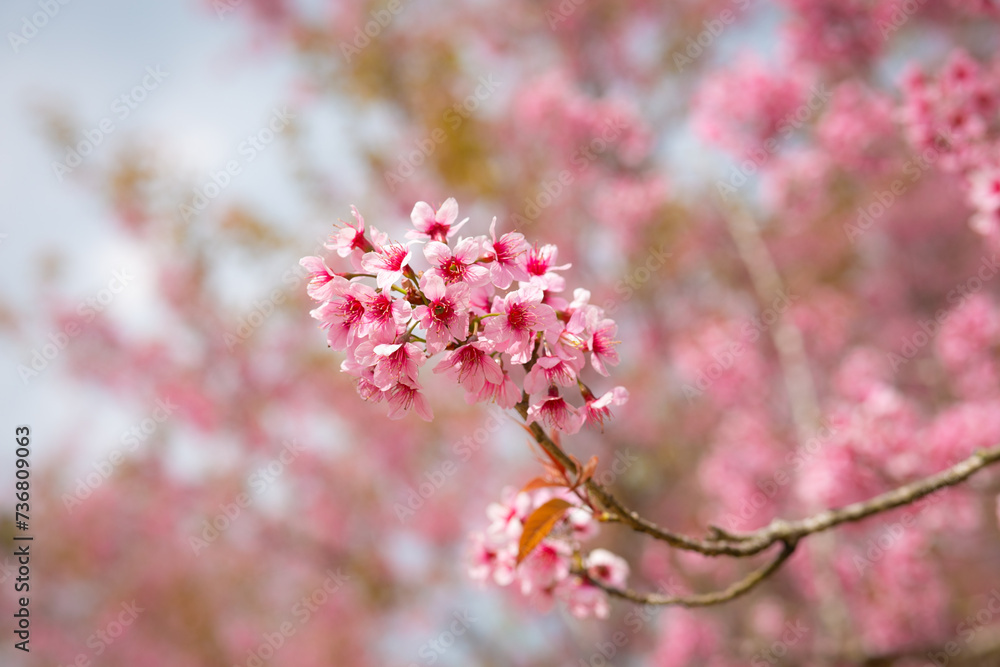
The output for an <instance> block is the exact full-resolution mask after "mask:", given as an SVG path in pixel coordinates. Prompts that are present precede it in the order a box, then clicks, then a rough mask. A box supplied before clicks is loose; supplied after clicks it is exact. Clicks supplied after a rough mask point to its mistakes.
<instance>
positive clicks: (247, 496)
mask: <svg viewBox="0 0 1000 667" xmlns="http://www.w3.org/2000/svg"><path fill="white" fill-rule="evenodd" d="M998 16H1000V13H998V9H997V7H996V5H995V4H994V3H992V2H990V1H989V0H923V1H918V0H907V1H897V0H870V1H869V0H851V1H849V2H842V1H839V2H834V1H833V0H774V1H771V0H735V1H730V0H724V1H720V0H709V1H707V2H693V1H692V2H675V3H654V2H644V1H636V2H607V1H605V0H560V1H555V0H553V1H542V2H528V1H522V0H514V1H512V2H504V3H500V2H493V1H492V0H469V1H466V2H460V3H444V2H434V1H430V2H420V3H418V2H407V1H406V0H390V1H388V2H381V1H379V0H376V2H373V3H350V2H344V1H341V0H311V1H306V0H299V1H296V0H204V1H202V2H195V1H194V0H189V1H187V2H182V3H151V4H150V3H147V4H136V3H126V2H121V1H117V0H90V1H88V2H67V3H66V4H62V3H61V2H60V1H59V0H33V1H29V0H11V1H9V2H6V3H4V4H3V5H2V7H0V26H2V27H3V33H4V39H5V41H6V42H7V43H6V45H5V46H4V47H2V48H0V53H2V54H3V55H2V56H0V76H2V81H3V84H4V85H3V96H2V98H0V137H2V144H0V145H2V147H3V154H2V158H0V198H2V201H3V211H4V214H3V217H2V221H0V276H2V287H0V350H2V354H3V358H4V371H3V375H2V376H0V392H2V394H0V396H2V405H3V416H4V420H3V424H4V426H3V429H4V431H3V433H4V434H5V436H4V437H5V438H7V440H6V441H5V443H6V444H5V445H4V446H2V447H0V470H2V471H3V475H2V478H3V479H2V483H0V488H2V489H4V491H3V494H2V495H3V497H4V498H7V500H6V501H5V502H4V503H3V504H2V505H0V527H2V533H3V535H4V544H5V545H14V544H15V543H14V542H13V540H12V539H10V538H12V537H13V536H14V535H15V534H30V535H32V536H33V537H34V540H33V541H32V543H31V554H32V556H31V581H30V585H31V590H30V613H31V640H30V647H31V652H30V654H25V653H23V652H21V651H18V650H15V649H14V643H15V640H13V639H12V634H11V632H10V629H11V628H12V627H13V621H12V618H13V616H12V614H13V613H14V611H15V610H16V609H17V597H18V594H16V593H15V592H14V582H15V577H16V576H17V563H16V559H15V557H14V556H13V551H14V547H13V546H10V547H9V548H8V547H7V546H5V548H4V552H3V554H2V555H0V590H2V593H0V608H2V610H3V613H2V616H3V618H4V619H6V620H5V621H4V626H3V636H4V637H5V639H4V642H3V644H2V646H0V661H2V663H3V664H5V665H66V666H68V665H79V666H80V667H86V666H87V665H108V666H115V665H142V666H143V667H147V666H148V667H156V666H159V665H164V666H166V665H170V666H172V667H177V666H180V665H192V666H195V665H213V666H214V665H245V666H247V667H254V666H256V665H264V664H273V665H297V666H299V665H301V666H307V665H317V666H318V665H359V666H360V665H379V666H381V665H399V666H401V667H410V666H412V665H431V664H437V665H523V666H530V665H572V666H583V665H590V666H592V667H598V666H600V665H621V666H626V665H664V666H668V665H669V666H671V667H672V666H682V667H683V666H685V665H690V666H695V665H712V666H730V665H747V664H750V665H753V666H754V667H758V666H759V665H778V664H786V665H831V666H836V665H871V666H875V665H901V666H904V667H905V666H915V665H927V664H953V665H958V664H960V665H979V664H982V665H995V664H998V660H1000V625H998V623H1000V616H998V614H1000V577H998V575H997V572H998V571H1000V569H998V566H1000V542H998V537H1000V535H998V534H997V533H998V529H997V517H996V496H997V493H998V492H1000V484H998V479H997V477H996V475H995V474H992V473H984V474H981V475H979V476H977V477H975V478H973V479H972V480H971V481H970V482H969V483H968V484H966V485H964V486H963V487H961V488H956V489H953V490H950V491H946V492H942V493H940V494H938V495H936V496H934V499H933V501H931V502H927V503H923V504H921V505H919V506H916V507H913V508H904V509H902V510H898V511H897V512H894V513H891V514H887V515H885V516H883V517H880V518H877V519H873V520H870V521H868V522H865V523H862V524H859V525H857V526H849V527H845V528H842V529H839V530H837V531H835V532H833V533H831V534H830V535H828V536H821V537H817V538H815V539H811V540H810V541H809V542H808V543H807V544H804V545H803V546H802V547H801V548H800V549H799V550H798V552H797V553H796V554H795V556H794V557H793V558H792V560H791V561H790V562H789V563H788V564H787V566H786V568H785V570H784V571H782V572H781V573H779V574H778V575H777V576H775V577H774V578H773V579H772V580H770V581H769V582H767V583H765V584H764V585H762V586H761V587H760V588H759V589H757V590H756V591H754V592H753V593H752V594H750V595H748V596H747V597H746V598H743V599H741V600H738V601H736V602H733V603H731V604H728V605H725V606H723V607H718V608H709V609H703V610H693V611H687V610H681V609H665V610H656V609H645V608H640V607H635V606H632V605H627V604H624V603H621V602H617V601H616V602H613V604H612V613H611V618H610V619H608V620H604V621H601V620H579V619H575V618H573V617H572V616H571V615H570V614H569V613H567V611H566V610H565V609H564V608H561V607H559V606H557V607H556V608H554V609H539V608H537V607H536V606H534V605H533V604H532V602H531V601H530V600H527V599H525V598H522V597H521V596H520V594H519V592H518V591H517V590H512V589H503V588H499V587H496V586H488V587H482V586H479V585H478V584H476V583H475V582H473V581H472V580H470V579H469V577H468V576H467V569H468V559H467V552H468V539H467V537H468V534H469V533H470V531H475V530H482V529H483V528H484V527H485V525H486V523H487V518H486V513H485V512H486V508H487V506H488V505H489V504H490V503H491V502H499V501H500V500H501V498H502V497H503V493H504V489H505V488H506V487H515V488H517V487H520V486H522V485H523V484H524V483H525V482H526V481H527V480H528V479H530V478H532V477H535V476H536V475H537V474H538V473H539V466H538V464H537V462H536V461H535V460H534V458H533V454H532V450H531V448H530V447H529V444H528V442H527V439H526V437H525V434H524V432H523V430H521V428H520V427H519V426H518V424H517V422H516V421H515V419H514V418H513V417H510V416H508V417H503V418H498V417H496V415H495V412H496V411H495V410H494V411H490V410H488V409H486V408H485V407H484V406H482V405H478V406H469V405H467V404H466V403H465V401H464V400H463V397H462V393H461V392H460V391H459V390H458V388H457V387H455V386H452V385H450V384H449V383H448V382H445V381H441V378H440V377H439V376H435V375H433V374H431V373H429V372H427V373H424V375H422V382H424V383H425V386H427V387H428V394H429V395H430V396H432V397H433V409H434V412H435V420H434V421H433V422H431V423H424V422H423V421H420V420H419V419H417V418H416V417H414V416H412V415H411V416H408V417H406V418H404V419H402V420H399V421H390V420H388V419H386V417H385V410H384V406H379V405H370V404H368V403H365V402H363V401H362V400H361V399H360V398H359V397H358V396H357V392H356V391H355V388H354V386H353V383H352V382H351V378H350V377H349V376H347V375H344V374H341V373H340V372H339V366H340V362H341V360H342V355H340V354H339V353H334V352H331V351H330V350H328V349H327V347H326V341H325V340H324V338H325V336H324V334H323V332H322V331H320V330H319V329H318V328H317V326H316V322H315V321H314V320H313V319H312V318H310V316H309V310H310V308H312V307H313V304H312V302H311V301H310V300H309V299H308V298H307V297H306V295H305V284H306V277H307V276H306V273H305V271H304V270H303V269H302V268H301V267H300V266H299V264H298V259H299V258H300V257H302V256H303V255H315V254H323V253H324V252H325V251H324V250H323V248H322V244H323V242H325V241H326V239H327V238H328V236H329V235H330V234H331V233H333V232H334V231H335V227H334V225H335V224H336V223H337V221H338V219H350V206H351V205H356V206H357V207H358V209H359V210H360V211H361V213H362V214H363V215H364V216H365V218H366V221H367V222H368V223H370V224H374V225H376V226H377V227H378V228H379V229H382V230H386V231H389V232H390V233H392V234H393V235H394V236H397V237H399V236H401V235H402V234H403V233H404V231H405V230H406V229H407V228H408V226H409V213H410V210H411V209H412V207H413V205H414V203H415V202H417V201H427V202H430V203H431V204H432V205H433V206H434V207H435V208H436V207H437V206H438V205H439V204H440V203H441V202H443V201H444V200H445V199H446V198H447V197H456V198H457V200H458V202H459V206H460V218H464V217H466V216H470V217H471V220H470V222H469V223H468V225H467V226H466V228H465V229H464V230H463V231H464V233H468V234H470V235H472V234H485V233H487V232H488V229H489V224H490V221H491V220H492V219H493V217H494V216H496V217H497V219H498V231H509V230H513V229H516V230H518V231H520V232H522V233H524V234H525V235H526V237H527V238H528V240H529V241H532V242H538V243H540V244H541V243H555V244H558V246H559V253H560V254H559V261H560V262H564V263H572V265H573V266H572V269H570V270H569V271H567V272H566V275H567V284H568V285H569V287H570V289H572V288H573V287H576V286H581V287H585V288H586V289H589V290H590V291H591V292H592V295H593V298H592V302H594V303H597V304H599V305H602V306H604V307H605V309H606V310H607V311H608V312H609V313H612V314H613V317H614V318H615V319H616V320H617V321H618V323H619V325H620V328H619V333H618V338H619V340H620V341H621V344H620V346H619V351H620V353H621V357H622V363H621V365H620V366H619V367H618V368H617V369H615V370H614V371H613V372H612V378H610V380H611V381H612V382H613V384H615V385H623V386H625V387H627V388H628V389H629V391H630V393H631V400H630V401H629V403H628V404H626V405H624V406H622V407H621V408H619V409H618V410H616V418H615V419H614V420H613V421H612V422H610V423H609V424H608V425H606V427H605V429H604V431H603V432H598V431H585V432H581V434H579V435H577V436H573V437H572V438H569V439H567V440H566V441H565V445H566V446H567V449H568V450H569V451H571V452H572V453H574V454H575V455H576V456H578V457H579V458H581V459H582V460H586V458H587V457H590V456H591V455H597V456H598V457H599V459H600V461H601V468H600V470H604V471H607V470H610V466H611V464H612V463H613V462H614V461H616V460H619V461H624V462H625V463H624V464H623V465H622V466H621V467H623V468H624V472H622V473H621V474H617V473H616V474H614V475H613V476H612V477H610V478H607V479H608V481H610V483H611V487H612V488H613V489H614V490H615V492H616V493H617V494H618V495H619V496H620V497H622V498H623V499H625V500H626V502H627V503H628V504H629V505H630V506H633V507H635V508H637V509H639V510H640V511H641V512H643V513H644V514H645V515H647V516H649V517H651V518H653V519H655V520H656V521H658V522H659V523H661V524H664V525H669V526H671V527H674V528H676V529H678V530H682V531H685V532H688V533H691V534H702V533H703V531H704V530H705V527H706V526H707V525H708V524H709V523H718V524H720V525H722V526H724V527H727V528H730V529H733V530H750V529H753V528H756V527H759V526H762V525H764V524H766V523H767V522H768V521H770V520H771V519H772V518H774V517H776V516H782V517H788V518H795V517H801V516H805V515H806V513H808V512H811V511H816V510H819V509H821V508H823V507H828V506H837V505H843V504H845V503H848V502H852V501H855V500H860V499H864V498H868V497H870V496H872V495H875V494H877V493H879V492H882V491H885V490H887V489H890V488H893V487H895V486H898V485H899V484H901V483H904V482H906V481H909V480H912V479H916V478H918V477H921V476H924V475H927V474H931V473H933V472H935V471H937V470H940V469H943V468H944V467H946V466H948V465H951V464H953V463H955V462H956V461H958V460H961V459H962V458H965V457H967V456H969V455H970V454H971V453H972V452H973V451H974V450H975V449H976V448H977V447H985V446H990V445H993V444H996V443H997V442H1000V300H998V296H1000V287H998V283H997V282H996V281H991V278H992V277H993V274H995V273H996V269H992V273H991V269H990V267H991V266H993V265H994V264H995V260H994V259H992V258H993V257H995V253H996V252H997V250H998V249H1000V242H998V239H1000V223H998V219H1000V218H998V213H997V211H998V210H1000V199H998V194H997V193H1000V172H998V165H1000V150H998V146H1000V119H998V112H997V110H998V108H1000V69H998V66H997V62H998V61H997V59H996V46H997V36H998V34H1000V33H998V32H997V29H996V28H997V24H996V19H997V17H998ZM747 217H749V218H750V219H751V223H750V224H749V225H741V224H740V222H739V221H740V220H743V219H744V218H747ZM331 266H334V268H335V270H336V266H335V265H334V264H333V263H331ZM772 266H773V267H775V268H776V269H777V271H776V275H777V279H778V282H775V280H774V279H773V275H772V273H769V267H772ZM762 276H763V278H762ZM767 276H772V279H766V278H767ZM929 322H933V323H932V324H928V323H929ZM426 370H428V369H425V371H426ZM595 377H596V376H595ZM600 381H602V382H605V381H604V380H603V379H601V380H600ZM610 387H611V384H610V383H607V386H606V387H603V389H602V391H603V390H606V389H610ZM24 424H27V425H29V426H30V427H31V443H32V444H31V459H30V461H31V468H30V469H31V500H30V524H29V525H30V528H29V529H28V530H27V531H19V530H18V529H17V528H15V523H14V520H15V517H14V500H13V498H14V496H13V494H14V481H15V479H14V470H15V468H14V464H15V445H14V428H15V426H18V425H24ZM482 434H485V436H483V435H482ZM470 439H471V440H470ZM470 442H471V443H473V444H475V447H472V446H470V444H469V443H470ZM616 457H617V458H616ZM449 470H450V471H453V472H451V473H449V472H447V471H449ZM428 482H429V483H430V484H431V486H433V487H434V488H433V492H432V493H429V494H424V496H426V497H424V496H421V495H418V494H417V490H418V489H419V488H421V484H424V485H425V488H426V484H427V483H428ZM403 507H406V508H408V509H409V510H410V511H408V512H406V511H401V508H403ZM904 524H905V526H906V528H905V529H903V528H898V529H897V527H898V526H901V525H904ZM911 524H912V525H911ZM596 545H605V546H607V547H608V548H612V549H613V550H614V551H615V552H616V553H620V554H622V555H624V556H626V557H627V558H628V560H629V562H630V564H631V567H632V578H631V583H632V585H633V586H634V587H637V588H641V589H646V590H656V589H658V588H660V589H665V590H672V591H705V590H712V589H716V588H721V587H724V586H726V585H728V583H729V582H731V581H733V580H735V579H736V578H738V577H739V576H740V575H741V574H742V573H744V572H746V571H748V570H749V568H751V567H752V566H754V565H756V564H757V562H758V561H756V560H754V561H752V562H749V563H742V562H733V561H731V560H717V559H707V558H702V557H697V556H692V555H691V554H684V553H676V552H674V551H672V550H670V549H668V548H666V547H665V546H664V545H661V544H655V543H651V542H650V541H648V540H645V539H643V538H642V537H641V536H636V535H633V534H630V533H628V532H627V531H625V530H624V529H621V528H615V527H613V526H606V527H604V528H603V531H602V534H601V536H600V537H599V538H598V540H597V542H596ZM456 622H457V623H456ZM620 639H621V641H619V640H620Z"/></svg>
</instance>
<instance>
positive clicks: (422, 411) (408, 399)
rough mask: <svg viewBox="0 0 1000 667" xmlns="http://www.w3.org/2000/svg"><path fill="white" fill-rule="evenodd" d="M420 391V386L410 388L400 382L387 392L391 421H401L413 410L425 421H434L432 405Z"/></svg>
mask: <svg viewBox="0 0 1000 667" xmlns="http://www.w3.org/2000/svg"><path fill="white" fill-rule="evenodd" d="M420 389H421V387H420V386H419V385H417V386H410V385H408V384H403V383H402V382H399V383H397V384H396V385H394V386H393V387H392V388H391V389H389V390H388V391H386V392H385V393H386V398H387V399H388V401H389V414H388V416H389V419H401V418H402V417H404V416H405V415H406V413H407V412H409V411H410V409H411V408H412V409H413V410H416V412H417V414H418V415H420V418H421V419H423V420H424V421H431V420H433V419H434V413H433V412H431V406H430V403H428V402H427V397H426V396H424V395H423V394H422V393H420Z"/></svg>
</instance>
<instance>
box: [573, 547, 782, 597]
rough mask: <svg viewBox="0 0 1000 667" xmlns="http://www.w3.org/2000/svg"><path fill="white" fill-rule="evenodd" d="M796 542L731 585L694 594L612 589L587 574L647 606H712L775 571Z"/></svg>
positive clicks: (743, 592) (620, 594) (604, 587)
mask: <svg viewBox="0 0 1000 667" xmlns="http://www.w3.org/2000/svg"><path fill="white" fill-rule="evenodd" d="M795 545H796V542H795V541H794V540H789V541H787V542H783V543H782V546H781V551H779V552H778V555H777V556H776V557H775V558H773V559H772V560H770V561H769V562H768V563H767V564H766V565H764V566H763V567H761V568H758V569H756V570H754V571H753V572H751V573H750V574H748V575H747V576H745V577H744V578H743V579H740V580H739V581H737V582H736V583H734V584H733V585H731V586H729V587H728V588H725V589H723V590H721V591H714V592H712V593H696V594H694V595H663V594H661V593H639V592H636V591H633V590H631V589H628V588H626V589H620V588H614V587H612V586H608V585H605V584H602V583H601V582H599V581H596V580H595V579H593V578H591V577H589V576H588V577H587V579H588V581H590V582H591V583H593V584H594V585H595V586H598V587H599V588H602V589H604V590H605V591H607V593H608V594H609V595H613V596H615V597H618V598H622V599H623V600H631V601H632V602H637V603H639V604H649V605H659V606H678V607H709V606H711V605H716V604H722V603H723V602H729V601H730V600H733V599H735V598H738V597H740V596H741V595H743V594H745V593H747V592H749V591H750V590H751V589H752V588H754V587H755V586H757V584H759V583H761V582H762V581H764V580H765V579H767V578H768V577H770V576H771V575H772V574H774V573H775V572H777V571H778V568H780V567H781V566H782V565H783V564H784V562H785V561H786V560H788V558H789V557H790V556H791V555H792V553H793V552H794V551H795Z"/></svg>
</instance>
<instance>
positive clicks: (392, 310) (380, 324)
mask: <svg viewBox="0 0 1000 667" xmlns="http://www.w3.org/2000/svg"><path fill="white" fill-rule="evenodd" d="M364 306H365V314H364V316H363V317H362V318H361V326H360V328H359V330H360V331H361V333H362V335H365V336H371V337H372V339H373V340H374V341H376V342H378V343H393V342H395V341H396V335H397V334H398V333H399V332H400V331H401V330H402V328H403V327H404V326H405V325H406V322H407V321H408V320H409V319H410V311H411V307H410V304H409V303H408V302H406V301H404V300H402V299H393V298H392V294H391V292H389V291H383V292H378V293H376V292H374V291H372V292H371V293H370V295H369V296H368V298H367V299H366V300H365V302H364Z"/></svg>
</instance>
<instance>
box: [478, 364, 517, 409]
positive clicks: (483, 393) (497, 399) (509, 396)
mask: <svg viewBox="0 0 1000 667" xmlns="http://www.w3.org/2000/svg"><path fill="white" fill-rule="evenodd" d="M501 374H502V377H503V379H502V380H500V381H499V382H493V381H492V380H490V379H489V378H486V380H485V381H484V382H483V385H482V387H480V388H479V389H478V390H475V391H469V392H467V393H466V394H465V400H466V402H468V403H486V402H488V401H492V402H494V403H496V404H497V405H499V406H500V407H501V408H507V409H510V408H513V407H514V406H515V405H517V404H518V403H519V402H520V401H521V390H520V388H518V386H517V385H516V384H515V383H514V381H513V380H512V379H511V378H510V375H509V374H508V373H506V372H501Z"/></svg>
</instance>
